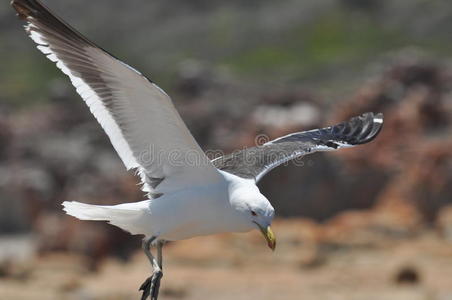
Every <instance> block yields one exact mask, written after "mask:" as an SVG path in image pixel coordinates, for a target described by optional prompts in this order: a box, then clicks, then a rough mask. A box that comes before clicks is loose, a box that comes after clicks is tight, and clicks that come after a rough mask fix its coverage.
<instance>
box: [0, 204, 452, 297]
mask: <svg viewBox="0 0 452 300" xmlns="http://www.w3.org/2000/svg"><path fill="white" fill-rule="evenodd" d="M361 214H362V213H356V216H360V215H361ZM362 217H363V219H368V218H367V217H368V216H364V215H363V216H362ZM357 218H358V217H357ZM336 221H339V220H338V219H337V220H332V222H333V223H329V224H326V225H318V224H315V223H313V222H311V221H307V220H303V219H293V220H285V221H283V220H278V221H277V222H276V223H275V225H274V229H275V231H276V235H277V237H278V246H277V249H276V251H275V252H274V253H272V252H271V251H270V250H269V249H268V248H266V246H265V242H264V241H263V239H262V237H261V236H260V234H259V233H257V232H254V233H249V234H226V235H220V236H210V237H201V238H195V239H192V240H187V241H181V242H177V243H171V244H168V245H167V246H166V247H165V252H164V254H165V261H164V268H165V272H164V278H163V283H162V289H161V299H187V300H188V299H198V300H199V299H220V300H221V299H237V300H239V299H313V300H314V299H316V300H324V299H325V300H329V299H332V300H333V299H334V300H336V299H337V300H342V299H344V300H350V299H352V300H353V299H357V300H358V299H366V300H383V299H394V300H399V299H400V300H404V299H406V300H418V299H419V300H449V299H452V284H451V278H452V241H451V240H447V239H446V237H445V236H444V235H443V234H442V233H441V231H438V230H435V229H423V230H421V231H419V232H418V233H416V234H415V235H411V236H404V235H396V234H394V232H392V231H394V228H391V227H380V228H377V227H375V226H374V225H373V224H371V222H367V225H366V226H363V225H364V224H360V225H357V224H353V225H351V224H350V225H349V226H338V225H337V224H335V223H334V222H336ZM391 232H392V233H391ZM90 265H91V264H90V263H89V262H88V261H87V260H86V258H84V257H83V256H77V255H71V254H67V253H56V252H54V253H52V254H46V255H42V256H37V257H34V258H32V259H31V260H28V259H27V260H24V261H22V263H16V264H10V265H7V264H5V265H3V267H2V269H1V270H0V272H1V273H0V276H1V277H0V278H1V280H0V299H93V300H94V299H138V298H139V293H138V291H137V287H138V286H139V284H140V283H141V282H142V281H143V280H144V278H145V277H146V276H148V273H149V265H148V262H147V260H146V258H145V256H144V255H143V254H142V253H140V252H136V253H135V254H134V255H133V256H132V257H131V258H130V260H129V261H127V262H125V261H120V260H118V259H115V258H111V257H110V258H106V259H104V260H102V262H101V263H100V264H99V266H98V269H97V271H92V270H91V269H90Z"/></svg>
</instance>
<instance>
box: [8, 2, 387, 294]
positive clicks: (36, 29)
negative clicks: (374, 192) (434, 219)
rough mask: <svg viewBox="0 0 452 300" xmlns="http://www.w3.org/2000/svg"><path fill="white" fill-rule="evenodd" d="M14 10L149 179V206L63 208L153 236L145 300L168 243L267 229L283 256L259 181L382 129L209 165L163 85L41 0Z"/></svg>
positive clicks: (287, 141) (350, 128) (361, 128)
mask: <svg viewBox="0 0 452 300" xmlns="http://www.w3.org/2000/svg"><path fill="white" fill-rule="evenodd" d="M11 5H12V6H13V8H14V9H15V10H16V11H17V15H18V17H20V18H21V19H23V20H25V21H26V25H25V30H26V32H27V33H28V35H29V36H30V37H31V39H32V40H33V41H34V42H35V43H36V44H37V48H38V49H39V50H40V51H41V52H42V53H44V54H45V55H46V56H47V58H48V59H50V60H51V61H53V62H55V63H56V66H57V67H58V68H59V69H60V70H61V71H62V72H63V73H64V74H66V75H67V76H69V78H70V80H71V82H72V84H73V85H74V87H75V88H76V90H77V92H78V94H80V96H81V98H82V99H83V100H84V101H85V103H86V104H87V106H88V107H89V109H90V111H91V113H92V114H93V115H94V117H95V118H96V119H97V121H98V122H99V124H100V125H101V126H102V128H103V129H104V131H105V132H106V134H107V135H108V137H109V139H110V142H111V144H112V145H113V147H114V149H115V150H116V152H117V153H118V155H119V157H120V159H121V160H122V162H123V163H124V165H125V166H126V168H127V169H128V170H131V169H133V170H135V171H136V173H137V174H138V175H139V176H140V179H141V183H142V189H143V191H144V192H146V196H147V197H146V200H144V201H140V202H135V203H123V204H119V205H111V206H105V205H92V204H85V203H80V202H64V203H63V207H64V210H65V211H66V213H67V214H69V215H71V216H74V217H76V218H78V219H80V220H94V221H107V222H109V223H110V224H112V225H115V226H117V227H119V228H121V229H123V230H126V231H128V232H130V233H131V234H139V235H144V239H143V243H142V247H143V251H144V253H145V254H146V256H147V257H148V259H149V262H150V264H151V265H152V268H153V272H152V275H151V276H150V277H149V278H147V279H146V281H145V282H144V283H143V284H142V285H141V287H140V290H142V291H143V294H142V297H141V299H142V300H144V299H147V298H148V297H150V298H151V299H152V300H156V299H157V297H158V293H159V288H160V281H161V278H162V276H163V273H162V269H163V268H162V260H163V259H162V247H163V244H164V243H165V242H166V241H177V240H183V239H188V238H193V237H196V236H201V235H210V234H216V233H221V232H247V231H250V230H253V229H258V230H260V231H261V232H262V234H263V236H264V238H265V240H266V242H267V244H268V247H270V248H271V249H272V250H274V249H275V246H276V239H275V235H274V234H273V232H272V229H271V227H270V225H271V223H272V220H273V217H274V215H275V210H274V208H273V207H272V205H271V204H270V202H269V201H268V199H267V198H266V197H265V196H264V195H263V194H261V193H260V192H259V189H258V187H257V185H256V184H257V183H258V182H259V180H260V179H261V178H262V177H263V176H264V175H265V174H267V173H268V172H269V171H270V170H272V169H274V168H275V167H277V166H279V165H281V164H283V163H285V162H288V161H289V160H292V159H295V158H299V157H301V156H304V155H307V154H310V153H313V152H316V151H331V150H337V149H342V148H348V147H352V146H355V145H360V144H365V143H368V142H370V141H372V140H373V139H374V138H375V137H376V136H377V135H378V133H379V132H380V130H381V128H382V125H383V115H382V114H381V113H377V114H375V113H371V112H368V113H364V114H362V115H360V116H356V117H353V118H351V119H350V120H348V121H346V122H342V123H340V124H337V125H334V126H330V127H326V128H322V129H314V130H310V131H304V132H296V133H292V134H289V135H286V136H283V137H280V138H277V139H275V140H272V141H269V142H267V143H265V144H263V145H260V146H256V147H251V148H246V149H243V150H240V151H236V152H233V153H232V154H229V155H225V156H222V157H219V158H216V159H214V160H210V159H209V158H208V157H207V156H206V155H205V153H204V152H203V150H202V149H201V147H200V146H199V145H198V144H197V142H196V141H195V139H194V138H193V136H192V135H191V133H190V131H189V130H188V128H187V127H186V125H185V124H184V122H183V120H182V118H181V117H180V115H179V114H178V112H177V111H176V108H175V107H174V105H173V103H172V101H171V99H170V97H169V96H168V95H167V94H166V93H165V92H164V91H163V90H162V89H160V88H159V87H158V86H157V85H156V84H154V83H153V82H152V81H150V80H149V79H147V78H146V77H145V76H143V75H142V74H141V73H140V72H139V71H137V70H135V69H134V68H132V67H130V66H129V65H127V64H125V63H123V62H122V61H120V60H119V59H117V58H115V57H114V56H113V55H111V54H109V53H108V52H106V51H105V50H103V49H102V48H100V47H98V46H96V44H94V43H93V42H91V41H90V40H88V39H87V38H86V37H84V36H83V35H81V34H80V33H79V32H78V31H76V30H75V29H74V28H72V27H71V26H70V25H68V24H67V23H66V22H64V21H63V20H62V19H61V18H59V17H58V16H56V15H55V14H54V13H52V12H51V11H50V10H49V9H48V8H47V7H46V6H44V5H43V4H42V3H41V2H40V1H38V0H12V2H11ZM154 246H155V247H156V250H157V254H156V256H154V255H153V254H152V252H151V247H154Z"/></svg>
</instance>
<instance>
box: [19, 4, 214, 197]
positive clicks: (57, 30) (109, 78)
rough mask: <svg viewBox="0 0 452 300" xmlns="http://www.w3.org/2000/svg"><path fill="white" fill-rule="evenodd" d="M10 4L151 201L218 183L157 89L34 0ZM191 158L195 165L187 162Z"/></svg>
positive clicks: (188, 134) (179, 119)
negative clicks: (83, 102)
mask: <svg viewBox="0 0 452 300" xmlns="http://www.w3.org/2000/svg"><path fill="white" fill-rule="evenodd" d="M11 5H12V6H13V7H14V9H15V10H16V11H17V13H18V16H19V17H20V18H22V19H24V20H25V21H26V22H27V24H26V25H25V29H26V31H27V33H28V34H29V36H30V37H31V39H32V40H33V41H34V42H35V43H36V44H37V48H38V49H39V50H40V51H41V52H43V53H44V54H45V55H46V56H47V58H48V59H50V60H51V61H53V62H55V63H56V66H57V67H58V68H59V69H60V70H61V71H63V73H64V74H66V75H68V76H69V78H70V80H71V82H72V84H73V85H74V87H75V88H76V90H77V92H78V93H79V94H80V96H81V97H82V98H83V100H84V101H85V103H86V104H87V105H88V107H89V109H90V111H91V113H92V114H93V115H94V117H95V118H96V119H97V121H98V122H99V123H100V125H101V126H102V128H103V129H104V131H105V132H106V133H107V135H108V137H109V138H110V141H111V143H112V145H113V147H114V148H115V150H116V152H117V153H118V155H119V157H120V158H121V159H122V161H123V162H124V165H125V166H126V168H127V169H136V170H137V171H138V173H139V174H140V176H141V179H142V182H143V184H144V185H143V190H145V191H146V192H149V193H151V194H150V195H151V196H153V197H155V196H156V195H159V194H161V193H165V192H167V191H170V190H173V189H180V188H182V187H183V186H191V185H199V184H206V182H210V181H215V180H216V179H217V178H219V176H218V171H217V169H215V168H214V167H213V165H212V164H211V163H210V161H209V159H208V158H207V156H206V155H205V154H204V152H203V151H202V149H201V148H200V147H199V145H198V144H197V143H196V141H195V139H194V138H193V136H192V135H191V133H190V131H189V130H188V128H187V127H186V126H185V124H184V122H183V121H182V119H181V117H180V116H179V114H178V112H177V111H176V109H175V107H174V105H173V103H172V101H171V99H170V97H169V96H168V95H167V94H166V93H165V92H164V91H163V90H161V89H160V88H159V87H158V86H156V85H155V84H154V83H152V82H151V81H149V80H148V79H147V78H146V77H144V76H143V75H142V74H141V73H139V72H138V71H136V70H135V69H133V68H132V67H130V66H128V65H126V64H125V63H123V62H122V61H120V60H118V59H116V58H115V57H113V56H111V55H110V54H108V53H107V52H105V51H104V50H103V49H101V48H99V47H97V46H96V45H95V44H94V43H92V42H90V41H89V40H88V39H87V38H85V37H84V36H82V35H81V34H80V33H78V32H77V31H76V30H75V29H73V28H72V27H71V26H69V25H68V24H66V23H65V22H64V21H63V20H61V19H60V18H59V17H58V16H56V15H55V14H53V13H52V12H51V11H50V10H49V9H48V8H47V7H45V6H44V5H43V4H42V3H41V2H40V1H38V0H13V1H12V2H11ZM175 153H176V154H186V153H190V155H192V156H191V157H188V156H187V155H178V156H177V155H174V154H175ZM176 156H177V157H176ZM194 156H196V158H198V159H199V164H197V165H194V164H193V163H192V162H190V161H189V159H190V158H191V159H192V157H194ZM163 179H165V180H163Z"/></svg>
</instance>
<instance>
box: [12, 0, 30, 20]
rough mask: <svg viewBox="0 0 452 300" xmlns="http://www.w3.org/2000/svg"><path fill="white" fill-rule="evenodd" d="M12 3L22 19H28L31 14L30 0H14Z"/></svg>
mask: <svg viewBox="0 0 452 300" xmlns="http://www.w3.org/2000/svg"><path fill="white" fill-rule="evenodd" d="M10 5H11V6H12V7H13V8H14V9H15V10H16V12H17V16H18V17H19V18H21V19H22V20H25V19H27V17H29V16H30V15H31V7H30V3H28V1H24V0H12V1H11V2H10Z"/></svg>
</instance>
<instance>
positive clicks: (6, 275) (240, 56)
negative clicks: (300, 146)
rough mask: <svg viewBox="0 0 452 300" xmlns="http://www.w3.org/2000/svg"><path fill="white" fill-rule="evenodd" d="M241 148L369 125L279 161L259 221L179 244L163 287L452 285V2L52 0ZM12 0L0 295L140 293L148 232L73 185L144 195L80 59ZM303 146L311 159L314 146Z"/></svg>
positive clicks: (108, 196) (3, 112) (201, 129)
mask: <svg viewBox="0 0 452 300" xmlns="http://www.w3.org/2000/svg"><path fill="white" fill-rule="evenodd" d="M45 3H46V4H47V5H48V6H50V7H51V8H52V9H53V10H54V11H55V12H57V13H58V14H59V15H61V16H62V17H63V18H64V19H65V20H67V21H68V22H69V23H70V24H72V25H73V26H74V27H76V28H77V29H78V30H80V31H81V32H82V33H84V34H85V35H87V36H88V37H89V38H90V39H92V40H94V41H95V42H96V43H97V44H99V45H101V46H102V47H103V48H105V49H108V51H109V52H111V53H113V54H114V55H116V56H117V57H119V58H121V59H123V60H124V61H125V62H127V63H129V64H130V65H132V66H134V67H137V68H138V69H139V70H140V71H142V72H143V73H144V74H146V75H147V76H148V77H149V78H151V79H152V80H153V81H155V82H157V83H158V84H159V85H160V86H161V87H162V88H163V89H164V90H166V91H167V92H168V93H169V94H170V95H171V96H172V98H173V100H174V102H175V105H176V106H177V108H178V110H179V112H180V113H181V115H182V117H183V119H184V120H185V121H186V123H187V124H188V127H189V128H190V129H191V131H192V132H193V134H194V136H195V137H196V139H197V140H198V142H199V143H200V144H201V145H202V147H203V148H204V149H206V150H207V149H214V150H218V149H221V150H223V151H225V152H231V151H233V150H235V149H239V148H241V147H243V146H252V145H254V142H255V137H256V136H257V135H260V134H265V135H267V136H269V137H270V138H276V137H278V136H280V135H283V134H287V133H289V132H293V131H301V130H308V129H312V128H316V127H319V126H326V125H330V124H334V123H335V122H340V121H343V120H345V119H347V118H349V117H351V116H354V115H357V114H360V113H362V112H366V111H374V112H383V113H384V116H385V125H384V128H383V130H382V132H381V134H380V135H379V136H378V138H377V139H376V140H375V141H373V142H372V143H370V144H367V145H364V146H360V147H357V148H354V149H349V150H344V151H339V152H335V153H328V154H325V153H317V154H314V155H310V156H307V157H305V158H304V159H303V160H302V163H301V165H302V166H294V165H293V164H290V163H289V164H288V165H287V166H284V167H280V168H278V169H275V170H274V171H272V172H271V173H269V174H268V175H267V176H266V177H265V178H264V179H263V180H262V181H261V182H260V183H259V186H260V188H261V191H262V192H263V193H264V194H265V195H266V196H267V197H268V198H269V199H270V200H271V202H272V203H273V205H274V207H275V208H276V211H277V215H278V219H277V220H276V222H275V225H274V231H275V233H276V236H277V237H278V247H277V250H276V251H275V252H274V253H271V252H270V251H269V250H268V249H267V248H266V245H265V242H264V241H263V240H262V237H261V236H260V235H259V233H257V232H252V233H248V234H225V235H218V236H211V237H203V238H196V239H192V240H187V241H181V242H177V243H171V244H168V245H167V246H166V247H165V251H164V255H165V264H166V265H165V271H164V272H165V277H164V279H163V282H162V290H161V299H252V297H256V299H316V300H323V299H339V300H340V299H347V300H350V299H352V300H353V299H366V300H372V299H375V300H377V299H396V300H397V299H410V300H416V299H422V300H424V299H425V300H449V299H452V154H451V152H450V149H452V136H451V133H452V124H451V117H452V93H451V88H452V64H451V63H452V3H451V2H450V1H440V0H430V1H427V0H411V1H395V0H360V1H359V0H325V1H316V0H304V1H296V0H282V1H270V0H260V1H257V0H241V1H238V0H234V1H220V0H191V1H186V0H172V1H164V0H153V1H142V0H129V1H120V0H96V1H71V0H59V1H57V0H47V1H45ZM21 27H22V22H20V21H19V20H17V19H16V17H15V13H14V12H13V10H12V9H11V8H10V7H9V5H8V1H3V2H2V3H1V4H0V45H1V46H0V57H1V64H0V299H30V298H33V299H138V298H139V293H138V291H137V290H138V286H139V284H141V282H142V281H143V280H144V279H145V278H146V277H147V276H148V275H149V272H150V267H149V266H148V263H147V260H146V258H145V257H144V255H142V254H141V252H140V250H139V246H140V237H133V236H130V235H129V234H127V233H125V232H122V231H121V230H119V229H117V228H115V227H113V226H109V225H106V224H104V223H96V222H81V221H78V220H76V219H74V218H72V217H69V216H66V215H65V214H64V213H63V211H62V210H61V202H63V201H65V200H76V201H81V202H87V203H100V204H117V203H120V202H133V201H139V200H143V197H144V195H143V194H142V193H141V192H140V190H139V188H138V187H137V178H136V177H134V176H133V175H132V174H130V173H127V172H126V171H125V168H124V167H123V165H122V163H121V161H120V160H119V158H118V157H117V155H116V153H115V152H114V150H113V148H112V147H111V145H110V143H109V141H108V139H107V137H106V135H105V134H104V133H103V131H102V130H101V128H100V126H99V125H98V124H97V123H96V122H95V120H94V118H93V117H92V116H91V115H90V113H89V111H88V109H87V108H86V107H85V105H84V103H83V102H82V101H81V99H80V98H79V97H78V95H77V94H76V93H75V91H74V89H73V87H72V86H71V85H70V82H69V80H68V78H66V77H65V76H64V75H63V74H61V73H60V71H59V70H57V69H56V67H55V66H54V65H53V64H52V63H51V62H50V61H48V60H46V59H45V58H44V57H43V55H42V54H41V53H40V52H38V51H37V50H36V49H35V47H34V44H33V43H32V41H31V40H30V39H29V38H28V37H27V36H26V34H25V33H24V31H23V29H22V28H21ZM298 165H300V162H298Z"/></svg>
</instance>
